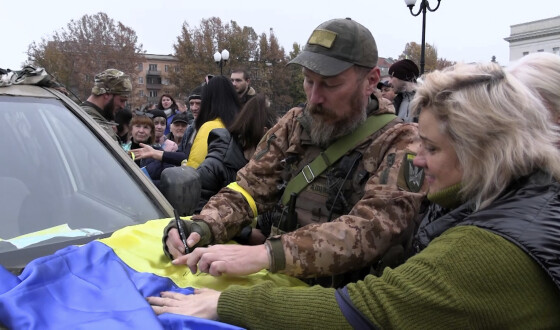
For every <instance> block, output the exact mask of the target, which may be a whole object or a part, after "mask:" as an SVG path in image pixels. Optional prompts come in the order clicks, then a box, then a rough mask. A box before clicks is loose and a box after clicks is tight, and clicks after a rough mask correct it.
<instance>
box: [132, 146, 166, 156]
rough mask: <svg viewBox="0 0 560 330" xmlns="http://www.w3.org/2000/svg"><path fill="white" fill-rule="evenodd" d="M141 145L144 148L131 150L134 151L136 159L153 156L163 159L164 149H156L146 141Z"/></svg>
mask: <svg viewBox="0 0 560 330" xmlns="http://www.w3.org/2000/svg"><path fill="white" fill-rule="evenodd" d="M140 146H141V147H142V148H138V149H134V150H130V152H132V153H134V159H145V158H153V159H156V160H161V159H162V158H163V151H162V150H156V149H154V148H152V146H150V145H149V144H144V143H140Z"/></svg>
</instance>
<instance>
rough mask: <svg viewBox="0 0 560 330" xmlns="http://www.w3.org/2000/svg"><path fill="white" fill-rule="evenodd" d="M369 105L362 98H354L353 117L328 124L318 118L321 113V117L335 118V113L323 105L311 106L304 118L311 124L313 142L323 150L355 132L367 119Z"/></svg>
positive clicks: (352, 105)
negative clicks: (317, 115)
mask: <svg viewBox="0 0 560 330" xmlns="http://www.w3.org/2000/svg"><path fill="white" fill-rule="evenodd" d="M366 106H367V104H366V103H365V102H364V101H363V100H362V99H361V98H360V97H353V98H352V104H351V109H353V110H352V115H351V116H349V117H347V118H344V119H343V120H340V121H336V122H333V123H327V122H325V121H323V120H321V119H319V118H316V116H313V114H315V113H321V117H323V118H326V116H334V114H333V111H332V110H330V109H327V108H325V107H323V106H321V105H310V106H308V107H307V108H306V111H305V113H304V116H306V117H307V118H306V119H307V121H308V123H309V128H310V132H309V135H310V137H311V141H312V142H313V143H314V144H316V145H319V146H321V147H323V148H326V147H328V146H329V145H330V144H331V143H332V142H333V141H334V140H336V139H337V138H339V137H341V136H344V135H347V134H349V133H351V132H353V131H354V130H355V129H356V128H357V127H358V126H359V125H360V124H362V123H363V122H364V121H365V120H366V118H367V108H366Z"/></svg>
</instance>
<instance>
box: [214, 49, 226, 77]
mask: <svg viewBox="0 0 560 330" xmlns="http://www.w3.org/2000/svg"><path fill="white" fill-rule="evenodd" d="M228 60H229V52H228V50H227V49H224V50H222V53H221V54H220V52H218V51H216V53H215V54H214V62H216V64H217V65H218V66H219V67H220V75H223V73H222V68H223V66H224V64H225V63H226V62H227V61H228Z"/></svg>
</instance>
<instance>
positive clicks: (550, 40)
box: [504, 16, 560, 61]
mask: <svg viewBox="0 0 560 330" xmlns="http://www.w3.org/2000/svg"><path fill="white" fill-rule="evenodd" d="M510 28H511V32H510V36H509V37H507V38H504V40H505V41H507V42H509V60H510V61H515V60H517V59H520V58H521V57H523V56H525V55H527V54H529V53H535V52H548V53H554V54H557V55H560V16H556V17H551V18H546V19H541V20H538V21H533V22H527V23H521V24H516V25H511V26H510Z"/></svg>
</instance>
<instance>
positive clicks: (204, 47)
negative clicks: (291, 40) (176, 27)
mask: <svg viewBox="0 0 560 330" xmlns="http://www.w3.org/2000/svg"><path fill="white" fill-rule="evenodd" d="M174 48H175V56H176V57H177V58H178V60H179V63H178V70H177V71H176V72H174V73H172V75H171V79H172V83H173V84H174V85H175V86H178V88H179V90H180V91H181V92H182V94H184V95H188V94H189V93H190V91H192V90H193V89H194V88H196V87H197V86H198V85H200V84H201V83H202V81H203V79H204V76H206V75H207V74H218V73H219V72H220V70H219V68H218V67H217V66H216V63H215V62H214V53H215V52H216V51H222V50H223V49H227V50H228V51H229V53H230V59H229V61H228V62H227V63H226V64H225V66H224V67H223V73H224V74H225V75H229V74H230V72H231V70H232V69H234V68H239V67H242V68H244V69H246V70H248V71H249V72H250V78H251V85H252V86H253V87H254V88H255V90H256V91H257V92H259V93H263V94H265V95H267V96H268V97H269V99H270V100H271V104H272V107H273V109H274V110H276V111H277V112H278V113H283V112H285V111H286V109H287V108H289V107H291V106H293V105H294V103H295V102H294V100H295V98H294V97H293V95H291V90H292V89H293V88H292V87H291V85H292V84H293V83H294V81H293V80H292V79H291V76H292V69H288V68H286V64H287V61H288V58H287V56H286V54H285V51H284V48H282V47H280V45H279V42H278V39H277V38H276V36H275V35H274V31H273V30H272V29H270V31H269V34H268V35H267V34H266V33H262V34H261V35H260V36H258V35H257V34H256V33H255V31H254V30H253V28H252V27H248V26H244V27H241V26H239V25H238V24H237V22H235V21H230V22H229V23H226V24H223V23H222V21H221V20H220V19H219V18H217V17H212V18H209V19H205V20H202V21H201V23H200V26H199V27H194V28H191V27H190V26H189V24H187V23H186V22H185V23H183V27H182V29H181V35H180V36H179V37H177V43H176V44H175V45H174ZM296 84H298V85H299V86H298V87H299V89H301V84H299V82H296Z"/></svg>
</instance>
